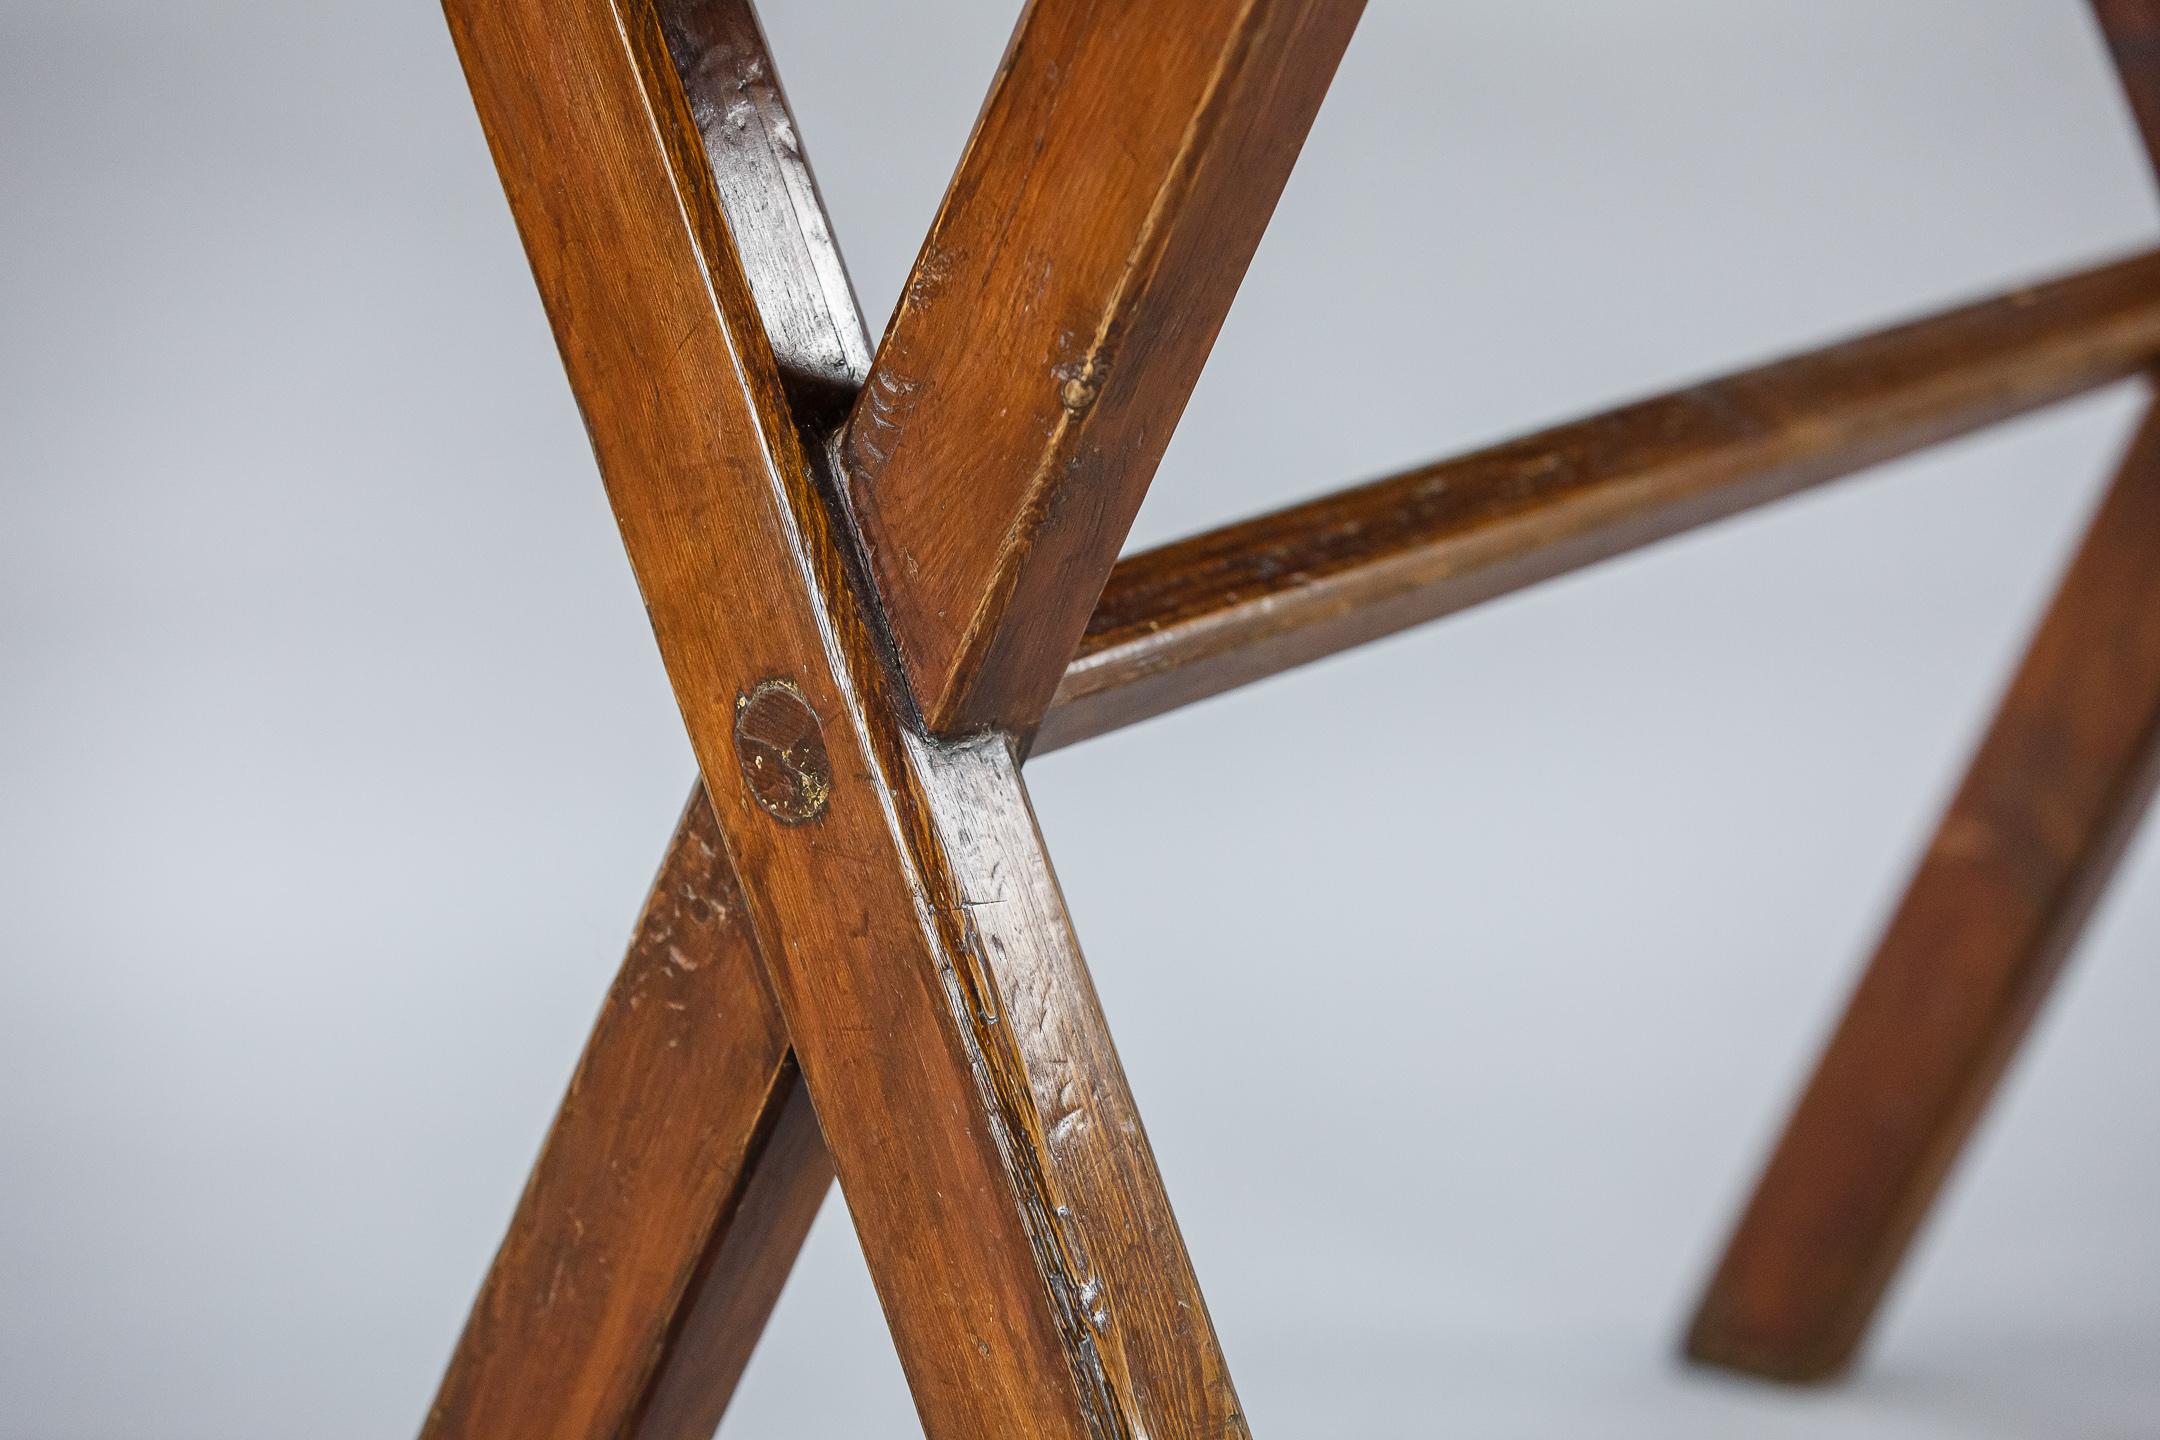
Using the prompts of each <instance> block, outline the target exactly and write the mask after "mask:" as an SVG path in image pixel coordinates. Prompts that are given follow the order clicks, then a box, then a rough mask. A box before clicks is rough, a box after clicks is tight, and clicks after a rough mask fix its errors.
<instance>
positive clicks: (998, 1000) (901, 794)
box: [449, 0, 1244, 1440]
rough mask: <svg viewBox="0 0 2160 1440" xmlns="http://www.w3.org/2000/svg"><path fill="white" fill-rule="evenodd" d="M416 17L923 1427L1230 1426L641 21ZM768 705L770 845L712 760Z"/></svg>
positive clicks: (567, 12)
mask: <svg viewBox="0 0 2160 1440" xmlns="http://www.w3.org/2000/svg"><path fill="white" fill-rule="evenodd" d="M449 9H450V13H451V16H452V21H453V30H454V33H455V34H456V36H457V38H458V42H459V48H460V52H461V54H462V55H463V56H464V58H465V62H466V68H467V73H468V77H469V78H470V80H471V83H472V87H473V91H474V95H475V99H476V101H477V103H478V105H479V108H480V112H481V115H482V119H483V123H484V125H485V128H486V130H487V132H488V135H489V139H490V144H491V146H492V147H493V149H494V151H495V155H496V160H497V165H498V168H499V169H500V170H501V172H502V175H503V180H504V186H505V189H506V191H507V193H508V194H509V196H510V200H511V204H512V208H513V211H514V212H515V214H516V215H517V218H518V221H519V224H520V229H521V231H522V233H523V234H524V236H525V239H526V243H527V252H528V255H529V257H530V259H531V261H532V264H533V269H534V274H535V278H536V280H537V281H538V283H539V286H540V290H541V293H542V296H543V298H544V299H545V301H546V302H547V307H548V311H549V315H550V318H551V321H552V322H553V324H554V326H555V330H556V336H557V340H558V343H559V345H560V347H561V349H562V352H563V357H564V361H565V365H566V368H567V369H568V371H569V372H570V376H571V381H572V385H573V389H574V390H575V392H576V393H577V395H578V398H579V402H580V406H581V408H582V410H583V412H584V415H585V419H586V423H587V429H588V432H589V433H590V435H591V437H592V440H593V445H594V449H595V452H596V455H597V457H598V459H599V462H600V469H601V472H602V476H603V478H604V479H605V480H606V482H607V486H608V491H609V496H610V499H611V502H612V504H613V507H614V510H615V513H616V517H617V520H618V522H619V524H620V526H621V529H622V532H623V538H624V542H625V545H626V548H627V549H628V551H629V552H630V556H631V560H632V565H633V568H634V569H635V571H636V573H637V576H638V580H639V584H640V587H641V589H642V590H643V592H644V595H645V599H646V604H647V608H648V612H649V614H650V616H651V619H652V624H653V629H654V632H655V636H656V638H657V639H658V641H659V644H660V650H661V654H662V658H663V660H664V661H665V662H666V664H667V668H668V671H669V677H670V680H671V683H672V684H673V686H674V689H675V693H676V696H677V699H678V701H679V703H680V704H681V707H682V710H683V714H684V719H685V723H686V727H687V729H688V731H689V733H690V737H691V741H692V745H693V748H694V749H695V750H696V752H697V755H698V759H699V764H700V768H701V769H702V771H703V772H704V774H705V776H706V779H707V782H708V783H707V791H708V794H709V795H710V796H711V798H712V801H713V811H714V815H715V817H716V819H717V821H718V825H719V829H720V831H721V833H722V835H723V837H724V839H725V843H726V848H727V850H728V852H729V854H730V856H731V858H732V859H733V861H734V862H735V866H736V870H737V873H738V875H739V877H740V879H741V883H742V886H743V893H744V896H745V904H746V909H747V910H748V912H749V913H750V915H751V917H752V919H753V923H754V928H755V931H756V934H757V936H758V942H759V949H760V951H761V953H762V954H763V956H764V959H765V962H766V968H767V973H768V977H769V979H770V981H771V983H772V986H773V990H774V992H775V996H776V998H777V999H778V1001H779V1003H780V1008H781V1011H782V1012H783V1014H784V1015H785V1017H786V1023H787V1029H788V1032H789V1034H790V1036H791V1038H792V1040H793V1042H794V1045H795V1051H796V1054H797V1057H798V1061H799V1064H800V1066H801V1069H802V1073H803V1077H804V1080H805V1083H806V1084H807V1086H808V1088H809V1091H810V1094H811V1096H812V1099H813V1101H814V1103H815V1105H816V1109H817V1114H818V1118H819V1120H820V1122H821V1125H822V1127H823V1129H824V1132H825V1135H826V1139H827V1141H828V1143H829V1145H830V1147H831V1150H832V1154H833V1156H834V1158H835V1162H836V1165H837V1168H838V1170H839V1173H840V1178H841V1182H842V1185H843V1188H844V1189H845V1191H846V1193H847V1197H848V1202H849V1209H850V1212H851V1214H852V1216H853V1218H854V1220H855V1223H856V1228H857V1231H858V1234H859V1235H860V1236H861V1238H862V1241H863V1248H864V1252H865V1255H866V1258H867V1259H868V1260H869V1262H870V1268H871V1273H872V1276H873V1279H874V1280H875V1281H876V1282H877V1285H878V1290H879V1295H880V1298H881V1300H882V1301H883V1303H884V1306H885V1310H886V1315H887V1319H888V1321H889V1322H890V1323H891V1325H892V1328H893V1331H894V1336H895V1340H896V1342H897V1344H898V1347H899V1349H900V1354H901V1361H902V1365H903V1367H904V1368H905V1370H906V1372H907V1374H908V1378H909V1383H910V1386H911V1388H912V1389H913V1391H914V1394H915V1398H916V1403H917V1407H918V1411H919V1413H920V1415H921V1417H922V1419H923V1422H924V1425H925V1428H926V1429H927V1430H928V1431H929V1433H930V1434H931V1435H932V1436H935V1437H948V1436H982V1435H997V1436H1004V1435H1029V1436H1049V1437H1056V1436H1069V1437H1073V1440H1080V1437H1089V1440H1099V1437H1103V1436H1113V1435H1115V1436H1133V1437H1138V1436H1144V1435H1164V1436H1169V1435H1208V1436H1218V1435H1229V1434H1239V1433H1243V1428H1244V1427H1243V1422H1242V1417H1241V1415H1240V1413H1239V1411H1238V1407H1237V1403H1236V1399H1235V1396H1234V1393H1233V1392H1232V1391H1231V1388H1230V1385H1229V1382H1228V1378H1227V1375H1226V1373H1225V1370H1224V1367H1223V1364H1222V1360H1221V1356H1220V1353H1219V1350H1218V1349H1217V1347H1216V1345H1215V1343H1214V1341H1213V1337H1212V1334H1211V1330H1210V1327H1209V1325H1208V1322H1207V1318H1206V1311H1205V1307H1204V1305H1203V1304H1202V1302H1201V1300H1200V1296H1199V1292H1198V1288H1197V1286H1196V1285H1195V1283H1194V1281H1193V1277H1192V1271H1191V1267H1190V1264H1189V1262H1188V1261H1187V1259H1186V1256H1185V1253H1184V1249H1183V1245H1182V1242H1181V1241H1180V1240H1179V1238H1178V1235H1177V1230H1176V1226H1175V1223H1174V1221H1173V1220H1172V1218H1171V1216H1170V1213H1169V1208H1168V1204H1167V1201H1166V1200H1165V1199H1164V1197H1163V1194H1162V1190H1161V1184H1160V1180H1159V1178H1158V1177H1157V1175H1156V1173H1155V1169H1154V1165H1153V1160H1152V1157H1151V1156H1150V1154H1149V1153H1148V1149H1147V1146H1146V1142H1145V1138H1144V1136H1143V1135H1142V1133H1141V1131H1140V1127H1139V1123H1138V1119H1137V1116H1136V1114H1135V1113H1134V1109H1133V1105H1132V1100H1131V1096H1130V1094H1129V1093H1128V1092H1127V1089H1126V1086H1125V1084H1124V1080H1123V1076H1122V1073H1121V1071H1120V1069H1119V1067H1118V1064H1117V1060H1116V1056H1115V1053H1114V1051H1113V1050H1112V1048H1111V1046H1110V1042H1109V1039H1108V1035H1107V1033H1106V1031H1105V1029H1104V1027H1103V1024H1102V1020H1101V1015H1100V1011H1099V1007H1098V1006H1097V1005H1096V1003H1095V999H1094V995H1093V991H1092V988H1091V987H1090V985H1089V984H1088V981H1087V977H1086V972H1085V968H1084V966H1083V965H1082V964H1081V962H1080V959H1079V955H1078V951H1077V947H1076V946H1075V945H1074V943H1073V940H1072V935H1071V931H1070V927H1069V925H1068V924H1067V923H1066V922H1065V919H1064V915H1063V910H1062V906H1061V904H1060V903H1059V900H1058V896H1057V890H1056V885H1055V881H1054V880H1053V879H1052V877H1051V875H1050V871H1049V867H1048V863H1047V861H1046V860H1045V858H1044V857H1043V855H1042V852H1041V847H1040V843H1039V838H1038V837H1037V836H1036V835H1035V832H1034V826H1033V822H1032V818H1031V817H1030V816H1029V815H1028V813H1027V809H1026V803H1025V798H1024V795H1023V793H1022V791H1021V790H1020V788H1019V784H1018V778H1017V770H1016V766H1015V763H1014V761H1013V759H1012V757H1011V755H1010V753H1009V752H1008V751H1007V749H1006V748H1005V746H1004V744H1003V742H1002V741H1000V740H998V739H996V738H994V737H992V738H986V739H982V740H979V741H974V742H971V743H969V744H965V745H956V746H936V745H932V744H930V743H928V742H925V741H923V740H921V739H920V738H919V737H918V736H916V735H915V734H914V733H913V732H911V731H910V730H909V728H908V727H907V725H906V723H905V720H904V705H903V704H902V700H901V696H900V695H899V694H898V692H897V691H896V689H895V687H894V685H893V683H892V681H891V680H890V679H889V677H888V675H887V672H886V669H885V665H886V656H885V654H884V652H883V650H882V649H881V641H880V636H879V634H878V632H877V630H876V627H875V625H874V623H873V618H872V617H871V615H870V614H869V613H868V612H867V610H866V607H865V606H864V604H863V602H862V600H861V597H860V596H859V595H858V594H857V593H856V592H855V589H854V585H855V576H854V575H852V574H851V573H850V570H849V565H848V558H847V554H846V548H845V545H844V543H843V539H842V536H841V535H840V533H839V532H838V531H837V529H836V528H835V526H836V522H835V518H834V512H833V511H832V510H831V509H830V508H828V499H829V496H828V494H827V492H826V491H824V490H823V489H822V487H821V484H820V481H819V479H818V477H817V476H816V475H815V473H814V472H813V469H812V464H813V458H814V457H813V456H811V455H810V454H809V453H807V452H806V450H805V447H804V446H803V445H802V443H801V441H800V439H799V437H798V435H797V434H796V431H795V421H794V417H793V415H792V413H791V411H790V409H789V405H788V400H787V396H786V394H785V392H784V390H783V378H782V374H781V369H780V366H779V365H778V363H777V362H776V360H775V358H774V355H773V352H772V349H771V346H770V345H769V343H768V342H767V341H766V340H765V338H764V335H763V331H762V327H761V325H760V322H759V319H758V314H757V306H756V302H755V300H754V298H753V296H752V293H751V287H750V282H749V280H748V278H747V277H746V275H745V273H744V270H743V267H742V264H741V262H740V261H739V260H738V258H737V255H736V252H735V249H734V246H733V243H732V241H731V240H730V238H729V236H728V233H727V229H726V226H725V224H724V222H723V220H722V212H721V208H720V201H719V198H718V195H717V193H716V191H715V188H714V184H713V181H712V177H711V175H710V171H709V168H708V160H707V157H706V155H705V153H704V150H703V148H702V144H701V140H700V136H699V134H698V130H697V127H696V124H695V122H694V121H693V120H692V117H691V114H690V111H689V108H688V105H687V103H686V101H685V100H684V98H683V94H682V90H681V87H680V85H679V83H678V82H677V80H676V78H675V76H674V74H673V70H672V65H671V63H670V62H669V60H668V59H667V55H666V50H665V42H664V40H663V39H662V37H661V35H660V32H659V24H658V21H657V18H656V17H655V16H654V15H653V14H652V12H650V11H649V10H647V9H646V8H645V7H644V6H643V5H642V4H640V3H633V0H618V3H616V4H612V5H611V4H607V3H603V0H574V3H561V4H553V5H548V6H545V7H542V6H540V5H538V4H536V3H533V0H452V3H451V5H450V7H449ZM775 681H778V682H785V683H786V684H787V685H788V686H789V687H790V688H792V689H793V690H794V692H795V693H796V694H797V695H799V696H800V697H801V699H802V701H803V702H804V704H806V705H807V707H808V708H809V710H810V711H811V712H812V713H813V714H814V715H815V716H816V717H817V720H818V743H819V745H820V747H821V748H822V750H823V755H822V756H821V757H818V758H817V759H816V761H815V763H814V764H812V763H811V761H810V760H809V758H808V752H807V751H805V750H803V749H801V748H800V747H801V746H802V745H803V744H804V743H805V742H804V741H803V740H802V739H801V738H800V737H795V738H792V739H791V740H790V741H789V746H788V748H789V749H790V750H791V751H792V752H793V754H794V755H795V757H796V758H795V760H793V761H791V762H790V763H792V764H797V765H799V766H800V767H801V768H802V769H803V770H804V771H805V773H808V772H809V771H811V770H813V769H815V770H817V771H818V772H820V773H822V774H824V775H829V776H830V789H829V792H828V793H826V794H825V795H824V796H823V797H822V803H821V804H819V805H816V806H812V807H807V808H810V809H812V810H814V813H813V814H809V815H806V816H803V817H801V818H799V819H796V820H794V822H793V823H790V821H789V820H786V819H783V818H781V817H779V816H776V815H775V814H772V813H769V812H768V810H767V809H766V808H764V807H763V806H761V805H760V804H759V802H758V800H757V799H756V798H755V796H754V795H753V793H752V790H751V787H750V786H749V785H748V784H746V783H745V781H744V777H743V776H742V775H741V774H740V773H739V769H738V766H739V761H738V758H737V757H738V752H737V748H736V719H737V705H738V701H739V700H742V699H746V698H747V697H749V696H750V695H751V694H752V692H753V691H755V690H756V689H757V688H758V687H759V686H761V685H762V684H765V683H767V682H775Z"/></svg>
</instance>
